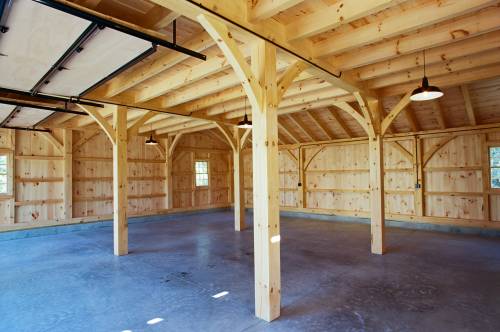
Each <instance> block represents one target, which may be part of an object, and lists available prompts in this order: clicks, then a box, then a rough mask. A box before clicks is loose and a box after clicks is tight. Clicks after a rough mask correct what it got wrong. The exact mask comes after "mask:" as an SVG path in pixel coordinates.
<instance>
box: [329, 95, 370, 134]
mask: <svg viewBox="0 0 500 332" xmlns="http://www.w3.org/2000/svg"><path fill="white" fill-rule="evenodd" d="M334 105H335V106H337V107H338V108H340V109H341V110H343V111H344V112H346V113H347V114H349V115H350V116H352V117H353V118H354V120H356V122H357V123H358V124H359V125H360V126H361V128H363V130H364V131H365V132H366V134H367V135H370V132H371V131H370V127H369V126H368V123H367V122H366V120H365V118H364V117H363V116H362V115H361V114H359V113H358V111H356V110H355V109H354V108H353V107H352V106H351V105H349V104H348V103H346V102H340V103H335V104H334ZM372 130H373V127H372Z"/></svg>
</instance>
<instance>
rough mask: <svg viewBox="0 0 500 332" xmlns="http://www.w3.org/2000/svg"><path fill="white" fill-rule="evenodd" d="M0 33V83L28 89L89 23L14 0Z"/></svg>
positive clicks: (20, 0)
mask: <svg viewBox="0 0 500 332" xmlns="http://www.w3.org/2000/svg"><path fill="white" fill-rule="evenodd" d="M6 25H7V26H8V27H9V31H8V32H7V33H5V34H2V35H1V36H0V53H1V54H4V55H5V56H0V72H1V73H2V75H0V86H2V87H8V88H14V89H21V90H30V89H31V88H33V86H34V85H35V84H36V83H37V82H38V80H39V79H40V78H42V77H43V75H44V74H45V73H46V72H47V71H48V70H49V69H50V68H51V66H52V65H53V64H54V63H55V62H56V61H57V59H59V57H61V55H62V54H63V53H64V52H65V51H66V50H67V49H68V48H69V47H70V45H71V44H72V43H73V42H74V41H75V40H76V39H77V38H78V36H79V35H80V34H81V33H82V32H83V31H84V30H85V29H86V28H87V27H88V26H89V25H90V23H89V22H88V21H85V20H82V19H80V18H77V17H74V16H71V15H68V14H65V13H63V12H60V11H58V10H55V9H52V8H49V7H47V6H44V5H41V4H38V3H36V2H34V1H30V0H16V1H15V2H14V4H13V6H12V9H11V12H10V14H9V17H8V19H7V23H6Z"/></svg>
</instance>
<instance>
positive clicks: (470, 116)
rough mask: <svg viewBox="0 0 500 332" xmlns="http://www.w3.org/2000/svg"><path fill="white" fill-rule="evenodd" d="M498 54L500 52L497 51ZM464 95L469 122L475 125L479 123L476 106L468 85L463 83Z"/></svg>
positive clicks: (461, 88) (461, 87)
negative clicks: (473, 103)
mask: <svg viewBox="0 0 500 332" xmlns="http://www.w3.org/2000/svg"><path fill="white" fill-rule="evenodd" d="M497 56H498V53H497ZM460 90H461V91H462V95H463V97H464V102H465V111H466V112H467V119H469V124H470V125H471V126H475V125H476V124H477V120H476V114H475V113H474V107H473V106H472V100H471V98H470V93H469V88H468V87H467V85H465V84H463V85H461V86H460Z"/></svg>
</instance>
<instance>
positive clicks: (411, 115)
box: [403, 104, 420, 132]
mask: <svg viewBox="0 0 500 332" xmlns="http://www.w3.org/2000/svg"><path fill="white" fill-rule="evenodd" d="M403 114H404V116H405V118H406V121H407V122H408V124H409V125H410V129H411V131H413V132H416V131H420V125H419V124H418V120H417V118H416V117H415V110H414V109H413V108H412V107H411V104H409V105H408V106H406V108H405V110H404V112H403Z"/></svg>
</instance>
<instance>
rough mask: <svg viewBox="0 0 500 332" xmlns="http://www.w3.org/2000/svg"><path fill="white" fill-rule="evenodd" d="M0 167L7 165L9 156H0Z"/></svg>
mask: <svg viewBox="0 0 500 332" xmlns="http://www.w3.org/2000/svg"><path fill="white" fill-rule="evenodd" d="M0 165H7V156H0Z"/></svg>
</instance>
